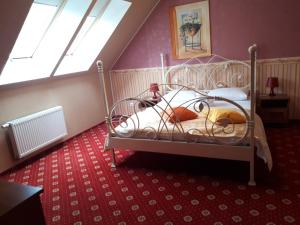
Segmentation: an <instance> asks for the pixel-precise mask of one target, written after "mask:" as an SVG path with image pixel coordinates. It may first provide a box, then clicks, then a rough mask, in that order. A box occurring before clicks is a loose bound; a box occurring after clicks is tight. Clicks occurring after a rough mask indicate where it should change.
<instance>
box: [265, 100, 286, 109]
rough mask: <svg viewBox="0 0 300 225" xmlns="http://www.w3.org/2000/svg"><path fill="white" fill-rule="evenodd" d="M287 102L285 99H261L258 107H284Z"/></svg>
mask: <svg viewBox="0 0 300 225" xmlns="http://www.w3.org/2000/svg"><path fill="white" fill-rule="evenodd" d="M288 104H289V101H288V100H287V99H280V100H273V101H270V100H261V101H260V107H263V108H285V107H287V106H288Z"/></svg>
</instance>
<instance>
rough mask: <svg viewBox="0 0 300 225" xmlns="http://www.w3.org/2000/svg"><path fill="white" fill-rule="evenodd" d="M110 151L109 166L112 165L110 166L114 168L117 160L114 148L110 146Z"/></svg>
mask: <svg viewBox="0 0 300 225" xmlns="http://www.w3.org/2000/svg"><path fill="white" fill-rule="evenodd" d="M110 151H111V156H112V163H111V167H112V168H116V167H117V160H116V154H115V149H114V148H112V149H110Z"/></svg>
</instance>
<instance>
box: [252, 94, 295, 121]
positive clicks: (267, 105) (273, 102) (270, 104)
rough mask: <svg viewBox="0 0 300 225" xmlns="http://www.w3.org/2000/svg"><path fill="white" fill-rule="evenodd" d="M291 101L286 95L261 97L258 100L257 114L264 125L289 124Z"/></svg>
mask: <svg viewBox="0 0 300 225" xmlns="http://www.w3.org/2000/svg"><path fill="white" fill-rule="evenodd" d="M289 100H290V99H289V97H288V96H287V95H285V94H278V95H275V96H269V95H260V96H259V97H258V99H257V109H256V110H257V113H258V115H260V117H261V119H262V120H263V122H264V123H279V124H285V123H288V120H289V118H288V116H289Z"/></svg>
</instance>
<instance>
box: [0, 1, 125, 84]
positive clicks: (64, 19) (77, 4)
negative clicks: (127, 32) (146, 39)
mask: <svg viewBox="0 0 300 225" xmlns="http://www.w3.org/2000/svg"><path fill="white" fill-rule="evenodd" d="M130 5H131V3H130V2H128V1H124V0H85V1H82V0H35V1H34V2H33V4H32V6H31V8H30V11H29V13H28V15H27V18H26V20H25V22H24V25H23V27H22V29H21V32H20V33H19V36H18V38H17V41H16V43H15V45H14V47H13V49H12V51H11V53H10V57H9V59H8V61H7V63H6V65H5V67H4V69H3V71H2V74H1V75H0V85H3V84H9V83H16V82H21V81H27V80H34V79H40V78H45V77H50V76H53V75H54V74H55V75H63V74H67V73H73V72H79V71H86V70H88V69H89V68H90V66H91V65H92V63H93V62H94V60H95V58H96V57H97V55H98V54H99V52H100V51H101V50H102V48H103V46H104V45H105V44H106V42H107V41H108V39H109V37H110V36H111V34H112V33H113V31H114V30H115V28H116V27H117V25H118V24H119V22H120V21H121V19H122V18H123V16H124V15H125V13H126V11H127V10H128V8H129V7H130Z"/></svg>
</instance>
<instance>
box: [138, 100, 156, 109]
mask: <svg viewBox="0 0 300 225" xmlns="http://www.w3.org/2000/svg"><path fill="white" fill-rule="evenodd" d="M160 100H161V99H160V98H157V99H153V98H152V97H146V98H144V99H143V102H140V103H139V105H138V107H139V108H140V109H145V108H148V107H152V106H155V105H156V104H157V103H159V102H160Z"/></svg>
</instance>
